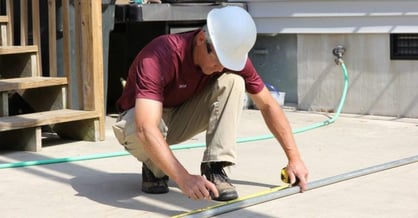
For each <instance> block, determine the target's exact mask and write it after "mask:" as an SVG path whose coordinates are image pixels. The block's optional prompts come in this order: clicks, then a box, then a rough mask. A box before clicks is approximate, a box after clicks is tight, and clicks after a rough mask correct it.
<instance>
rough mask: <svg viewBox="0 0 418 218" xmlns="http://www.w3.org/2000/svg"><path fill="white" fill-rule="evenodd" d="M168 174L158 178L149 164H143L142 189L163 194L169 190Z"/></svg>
mask: <svg viewBox="0 0 418 218" xmlns="http://www.w3.org/2000/svg"><path fill="white" fill-rule="evenodd" d="M167 182H168V176H163V177H162V178H157V177H155V176H154V174H153V173H152V172H151V170H150V169H148V167H147V165H145V164H144V163H143V164H142V191H143V192H146V193H150V194H163V193H167V192H168V185H167Z"/></svg>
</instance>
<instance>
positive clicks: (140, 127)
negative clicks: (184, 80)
mask: <svg viewBox="0 0 418 218" xmlns="http://www.w3.org/2000/svg"><path fill="white" fill-rule="evenodd" d="M161 118H162V104H161V102H158V101H154V100H149V99H141V98H139V99H137V100H136V102H135V122H136V127H137V136H138V138H139V140H140V141H141V143H143V144H144V150H145V152H146V153H147V155H148V157H149V158H150V159H151V160H152V161H153V163H154V164H156V165H157V166H158V167H159V168H160V169H161V170H162V171H164V172H165V173H166V174H167V175H168V176H169V177H170V178H172V179H173V180H174V181H175V182H176V183H177V184H178V185H179V188H180V189H181V190H182V191H183V193H184V194H185V195H187V196H188V197H190V198H192V199H210V195H209V191H212V192H213V193H214V195H215V196H218V191H217V189H216V187H215V185H214V184H212V183H211V182H209V181H208V180H206V178H204V177H202V176H199V175H190V174H189V173H188V172H187V170H186V169H185V168H184V167H183V165H181V163H180V162H179V161H178V160H177V159H176V157H175V156H174V154H173V152H172V151H171V149H170V148H169V145H168V144H167V142H166V141H165V139H164V137H163V135H162V134H161V132H160V129H159V124H160V122H161Z"/></svg>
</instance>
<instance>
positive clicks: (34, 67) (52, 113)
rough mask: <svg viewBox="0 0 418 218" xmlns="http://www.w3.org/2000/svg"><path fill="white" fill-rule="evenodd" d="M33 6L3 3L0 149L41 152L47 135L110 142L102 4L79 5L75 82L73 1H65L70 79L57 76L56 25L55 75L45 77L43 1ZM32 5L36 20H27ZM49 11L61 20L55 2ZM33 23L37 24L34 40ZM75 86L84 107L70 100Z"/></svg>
mask: <svg viewBox="0 0 418 218" xmlns="http://www.w3.org/2000/svg"><path fill="white" fill-rule="evenodd" d="M29 1H30V0H21V1H20V4H19V6H20V10H13V6H14V5H13V3H14V2H15V1H13V0H5V1H2V2H0V12H2V13H1V14H0V148H12V149H19V150H21V149H23V150H29V151H39V150H41V149H42V140H43V138H45V137H46V136H45V135H51V133H53V134H55V135H57V136H59V137H61V138H66V139H75V140H89V141H97V140H104V137H105V136H104V100H103V68H102V67H101V66H102V62H103V60H102V59H103V58H102V57H103V56H102V40H101V37H102V32H101V2H100V1H83V0H75V1H74V5H75V10H76V16H75V17H76V18H75V20H76V22H78V24H76V30H75V32H76V33H75V37H77V38H78V39H79V40H76V43H77V44H76V45H73V48H74V47H75V48H76V49H75V52H76V55H77V57H78V59H77V70H74V71H77V75H76V77H77V79H76V80H75V81H73V80H71V78H72V77H74V76H72V73H71V67H70V64H69V63H70V62H71V55H69V54H70V53H71V51H70V49H71V48H72V46H70V41H71V40H70V28H69V23H70V22H69V19H70V17H69V12H68V10H69V0H62V5H63V6H62V7H63V10H64V13H63V14H64V18H63V19H64V21H63V23H64V51H63V53H64V54H65V55H64V60H63V62H64V65H65V66H64V71H66V72H64V76H57V75H58V73H57V72H56V70H57V67H56V63H57V60H56V50H55V49H56V36H55V32H56V29H55V26H56V25H55V23H50V24H49V25H48V26H49V38H50V40H49V54H50V55H49V56H50V58H49V63H50V69H49V71H50V72H49V73H47V75H48V76H42V75H45V73H42V67H41V52H40V23H39V20H40V16H39V11H40V10H39V1H30V2H31V4H28V2H29ZM16 2H17V1H16ZM1 3H4V4H1ZM29 6H31V7H30V8H31V12H32V13H31V14H32V19H27V18H28V17H27V16H28V14H29V13H27V11H28V8H29ZM48 6H49V20H50V22H51V21H55V19H56V18H55V10H56V9H55V0H50V1H48ZM13 11H20V13H21V14H20V16H21V22H20V25H19V26H20V43H14V42H13V39H14V37H15V35H14V33H13V31H12V30H13V29H14V28H13V25H14V23H13ZM27 20H32V23H31V24H30V25H31V26H32V31H31V36H32V38H33V39H32V40H29V36H30V32H29V31H28V23H27V22H26V21H27ZM81 24H83V25H81ZM80 39H81V40H80ZM29 41H32V43H30V44H29ZM72 87H78V89H82V90H81V91H78V92H77V93H78V100H79V104H78V105H76V104H74V102H73V100H72V98H71V97H70V96H71V93H70V90H74V88H72ZM16 99H18V101H16ZM22 105H23V106H22ZM75 105H76V106H75ZM44 133H48V134H44Z"/></svg>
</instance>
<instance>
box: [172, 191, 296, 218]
mask: <svg viewBox="0 0 418 218" xmlns="http://www.w3.org/2000/svg"><path fill="white" fill-rule="evenodd" d="M289 187H290V186H289V185H284V186H277V187H274V188H271V189H268V190H265V191H261V192H257V193H254V194H251V195H247V196H244V197H241V198H237V199H234V200H230V201H227V202H224V203H219V204H215V205H211V206H208V207H204V208H200V209H196V210H191V211H189V212H186V213H182V214H178V215H175V216H172V218H179V217H186V216H189V215H193V214H196V213H200V212H202V211H206V210H211V209H214V208H217V207H222V206H224V205H228V204H232V203H237V202H240V201H245V200H248V199H251V198H256V197H258V196H262V195H266V194H269V193H273V192H277V191H280V190H282V189H285V188H289Z"/></svg>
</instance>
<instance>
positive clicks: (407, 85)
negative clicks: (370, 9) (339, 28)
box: [297, 34, 418, 117]
mask: <svg viewBox="0 0 418 218" xmlns="http://www.w3.org/2000/svg"><path fill="white" fill-rule="evenodd" d="M297 41H298V52H297V53H298V64H297V68H298V99H299V104H298V107H299V108H300V109H303V110H316V111H332V110H334V109H335V108H336V106H337V104H338V101H339V99H340V95H341V91H342V88H343V76H342V73H341V68H340V67H339V66H337V65H335V63H334V56H333V55H332V49H333V48H334V47H335V46H336V45H344V46H345V47H346V49H347V52H346V54H345V56H344V61H345V64H346V66H347V69H348V72H349V80H350V82H349V93H348V95H347V100H346V104H345V106H344V109H343V112H345V113H355V114H372V115H386V116H398V117H418V91H417V88H418V85H417V84H418V61H394V60H390V44H389V35H388V34H334V35H330V34H299V35H298V40H297Z"/></svg>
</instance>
